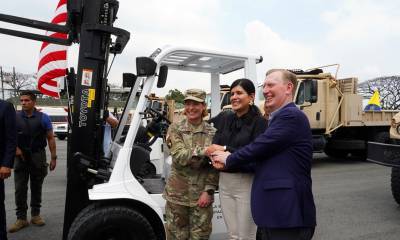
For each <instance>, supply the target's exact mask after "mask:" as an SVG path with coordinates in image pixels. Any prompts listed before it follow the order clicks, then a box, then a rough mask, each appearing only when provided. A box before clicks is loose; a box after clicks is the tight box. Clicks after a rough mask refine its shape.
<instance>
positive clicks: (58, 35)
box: [40, 33, 68, 51]
mask: <svg viewBox="0 0 400 240" xmlns="http://www.w3.org/2000/svg"><path fill="white" fill-rule="evenodd" d="M67 36H68V35H67V34H65V33H53V34H51V35H49V37H53V38H60V39H67ZM49 44H51V43H48V42H43V44H42V47H41V48H40V51H42V49H43V48H45V47H46V46H47V45H49Z"/></svg>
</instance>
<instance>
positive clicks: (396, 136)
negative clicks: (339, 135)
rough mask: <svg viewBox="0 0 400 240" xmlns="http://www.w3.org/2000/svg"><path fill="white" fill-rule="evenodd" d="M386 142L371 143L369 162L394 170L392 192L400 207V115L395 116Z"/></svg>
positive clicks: (391, 181) (369, 146)
mask: <svg viewBox="0 0 400 240" xmlns="http://www.w3.org/2000/svg"><path fill="white" fill-rule="evenodd" d="M389 133H390V138H389V140H388V141H385V142H383V143H382V142H369V143H368V157H367V160H368V161H370V162H373V163H377V164H380V165H384V166H387V167H391V168H392V173H391V176H390V177H391V179H390V183H391V190H392V195H393V198H394V200H395V201H396V202H397V203H398V204H399V205H400V113H397V114H396V115H394V116H393V118H392V121H391V124H390V130H389V132H386V136H389Z"/></svg>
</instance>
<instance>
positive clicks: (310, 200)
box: [212, 69, 316, 240]
mask: <svg viewBox="0 0 400 240" xmlns="http://www.w3.org/2000/svg"><path fill="white" fill-rule="evenodd" d="M296 85H297V78H296V75H295V74H293V73H291V72H289V71H286V70H281V69H273V70H270V71H268V72H267V73H266V79H265V82H264V87H263V94H264V97H265V100H266V105H267V107H268V108H269V111H271V113H270V116H269V125H268V128H267V130H266V131H265V132H264V133H262V134H261V135H260V136H259V137H257V138H256V139H255V140H254V141H252V142H251V143H250V144H248V145H246V146H244V147H243V148H241V149H239V150H237V151H235V152H234V153H232V154H231V153H230V152H223V151H216V152H215V153H213V159H212V160H213V161H214V162H215V163H216V164H218V166H220V165H221V164H222V165H225V167H224V169H227V170H229V169H235V168H237V167H240V166H241V165H243V164H244V163H249V162H256V172H255V176H254V181H253V186H252V191H251V194H252V195H251V209H252V215H253V218H254V221H255V223H256V224H257V226H258V227H259V229H260V230H261V231H262V239H264V240H310V239H311V238H312V237H313V235H314V230H315V226H316V209H315V204H314V197H313V193H312V180H311V162H312V152H313V146H312V135H311V129H310V124H309V122H308V119H307V116H306V115H305V114H304V113H303V112H302V111H300V110H299V109H298V108H297V107H296V105H295V104H294V103H293V96H294V91H295V89H296Z"/></svg>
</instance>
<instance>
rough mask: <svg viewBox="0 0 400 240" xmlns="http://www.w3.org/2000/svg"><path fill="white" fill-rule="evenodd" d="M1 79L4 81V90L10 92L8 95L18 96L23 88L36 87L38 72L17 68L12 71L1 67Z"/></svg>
mask: <svg viewBox="0 0 400 240" xmlns="http://www.w3.org/2000/svg"><path fill="white" fill-rule="evenodd" d="M1 81H3V87H4V89H3V91H4V90H7V91H8V92H9V93H8V95H7V97H18V96H19V92H20V91H21V90H26V89H30V90H32V89H35V88H36V87H35V86H36V74H25V73H20V72H15V68H13V70H12V72H7V71H3V69H1Z"/></svg>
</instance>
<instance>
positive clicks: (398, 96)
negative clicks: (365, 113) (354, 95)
mask: <svg viewBox="0 0 400 240" xmlns="http://www.w3.org/2000/svg"><path fill="white" fill-rule="evenodd" d="M376 89H377V90H378V91H379V95H380V97H381V108H382V109H388V110H389V109H392V110H399V108H400V76H389V77H378V78H374V79H371V80H368V81H365V82H363V83H360V84H358V92H359V93H360V94H361V95H363V96H364V97H366V98H369V97H371V96H372V94H373V93H374V91H375V90H376Z"/></svg>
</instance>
